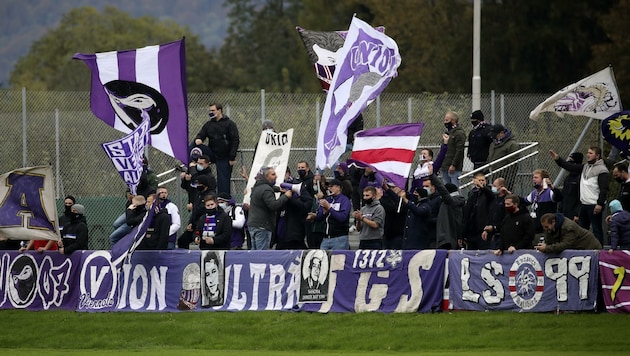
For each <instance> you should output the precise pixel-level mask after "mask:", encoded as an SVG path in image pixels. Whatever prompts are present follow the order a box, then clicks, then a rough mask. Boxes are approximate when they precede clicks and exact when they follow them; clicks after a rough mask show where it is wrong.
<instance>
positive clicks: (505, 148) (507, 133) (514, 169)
mask: <svg viewBox="0 0 630 356" xmlns="http://www.w3.org/2000/svg"><path fill="white" fill-rule="evenodd" d="M490 136H491V137H492V139H493V141H492V144H491V145H490V149H489V150H488V163H493V162H494V161H496V160H498V159H500V158H503V157H505V156H508V155H510V154H512V153H514V152H516V151H518V142H516V139H515V138H514V135H513V134H512V130H510V129H508V128H507V127H505V126H503V125H500V124H497V125H494V126H492V129H491V130H490ZM518 159H519V155H514V156H511V157H509V158H506V159H504V160H502V161H500V162H498V163H495V164H493V165H492V166H491V167H492V170H493V171H496V170H497V169H499V168H501V167H505V166H507V165H509V164H510V163H513V162H516V160H518ZM501 174H502V175H503V178H505V184H506V185H507V186H508V187H515V186H516V175H517V174H518V165H516V164H515V165H512V166H510V167H508V168H506V169H504V170H502V171H501Z"/></svg>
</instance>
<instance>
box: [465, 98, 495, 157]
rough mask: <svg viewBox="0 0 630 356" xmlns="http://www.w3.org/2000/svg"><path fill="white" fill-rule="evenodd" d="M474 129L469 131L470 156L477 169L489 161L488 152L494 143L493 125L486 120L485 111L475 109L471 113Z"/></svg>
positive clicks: (471, 122)
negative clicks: (491, 132) (491, 133)
mask: <svg viewBox="0 0 630 356" xmlns="http://www.w3.org/2000/svg"><path fill="white" fill-rule="evenodd" d="M470 124H471V125H472V130H470V133H468V158H469V159H470V161H471V162H472V163H473V169H477V168H479V167H481V166H484V165H485V164H487V163H488V153H489V151H490V145H491V144H492V136H491V135H490V131H491V130H492V125H490V124H488V123H487V122H485V121H484V117H483V112H481V110H475V111H473V112H472V114H470Z"/></svg>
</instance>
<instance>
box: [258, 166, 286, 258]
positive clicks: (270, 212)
mask: <svg viewBox="0 0 630 356" xmlns="http://www.w3.org/2000/svg"><path fill="white" fill-rule="evenodd" d="M276 178H277V175H276V171H275V169H273V168H271V167H267V168H264V169H263V172H262V175H261V177H259V178H258V179H257V180H256V183H255V184H254V186H253V187H252V194H251V198H250V204H249V217H248V221H247V225H248V227H249V232H250V234H251V235H252V249H254V250H268V249H269V248H270V243H271V235H272V232H273V231H274V229H275V226H276V212H277V211H279V210H280V209H281V208H282V206H283V205H284V204H285V203H286V202H287V201H288V200H289V199H290V198H291V196H292V195H293V193H292V192H291V190H287V191H286V192H284V194H282V195H280V197H279V198H277V199H276V195H275V189H274V188H275V187H274V184H275V183H276Z"/></svg>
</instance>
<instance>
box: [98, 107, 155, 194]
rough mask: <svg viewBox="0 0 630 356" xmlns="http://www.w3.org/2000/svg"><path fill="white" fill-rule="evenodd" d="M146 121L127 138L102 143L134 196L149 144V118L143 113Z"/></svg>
mask: <svg viewBox="0 0 630 356" xmlns="http://www.w3.org/2000/svg"><path fill="white" fill-rule="evenodd" d="M143 116H144V120H143V121H142V123H141V124H140V125H138V127H136V128H135V129H134V130H133V131H131V132H130V133H129V134H128V135H126V136H125V137H123V138H121V139H118V140H114V141H111V142H106V143H102V144H101V147H103V150H105V153H107V156H108V157H109V159H111V160H112V163H113V164H114V167H116V169H117V170H118V173H120V176H121V177H122V179H123V180H124V181H125V184H127V186H128V187H129V190H130V191H131V194H132V195H136V189H137V188H138V183H139V182H140V175H142V154H143V153H144V148H145V147H146V146H147V144H148V143H149V125H150V121H149V117H148V116H147V115H146V114H145V113H143Z"/></svg>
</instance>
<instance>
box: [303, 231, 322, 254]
mask: <svg viewBox="0 0 630 356" xmlns="http://www.w3.org/2000/svg"><path fill="white" fill-rule="evenodd" d="M306 239H307V240H306V243H307V244H308V248H309V249H311V250H319V247H320V246H321V245H322V241H323V240H324V233H323V232H318V231H313V232H311V233H310V234H307V235H306Z"/></svg>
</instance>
